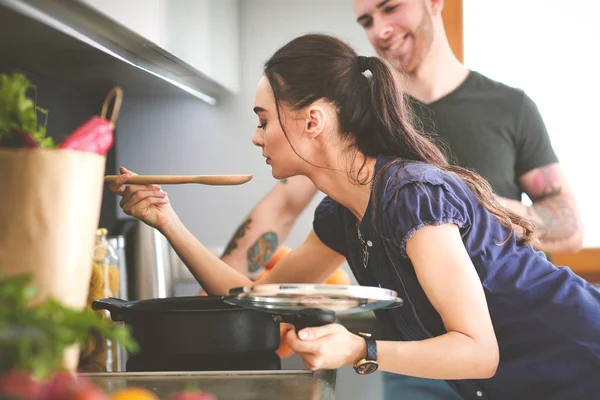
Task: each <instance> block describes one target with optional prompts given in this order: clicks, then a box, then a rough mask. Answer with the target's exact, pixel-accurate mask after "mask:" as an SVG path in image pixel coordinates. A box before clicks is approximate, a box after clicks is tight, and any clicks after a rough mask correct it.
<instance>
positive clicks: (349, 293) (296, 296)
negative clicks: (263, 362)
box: [226, 284, 402, 314]
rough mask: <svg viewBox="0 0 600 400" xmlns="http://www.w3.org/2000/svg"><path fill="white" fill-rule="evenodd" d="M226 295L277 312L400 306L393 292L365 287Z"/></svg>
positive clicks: (282, 288) (260, 289) (283, 288)
mask: <svg viewBox="0 0 600 400" xmlns="http://www.w3.org/2000/svg"><path fill="white" fill-rule="evenodd" d="M229 293H230V294H231V295H234V297H231V298H229V299H227V300H226V301H227V302H228V303H231V304H235V305H238V306H242V307H246V308H252V309H258V310H265V311H273V312H281V313H285V312H294V311H298V310H303V309H307V308H315V309H322V310H330V311H334V312H336V313H337V314H350V313H358V312H364V311H369V310H376V309H382V308H386V307H397V306H399V305H401V304H402V299H400V298H398V297H397V293H396V292H395V291H393V290H389V289H382V288H378V287H366V286H346V285H323V284H319V285H314V284H266V285H255V286H244V287H239V288H234V289H231V290H230V291H229Z"/></svg>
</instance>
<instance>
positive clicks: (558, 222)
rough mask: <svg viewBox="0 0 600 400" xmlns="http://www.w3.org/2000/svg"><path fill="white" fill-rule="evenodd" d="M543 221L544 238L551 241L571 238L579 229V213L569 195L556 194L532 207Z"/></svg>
mask: <svg viewBox="0 0 600 400" xmlns="http://www.w3.org/2000/svg"><path fill="white" fill-rule="evenodd" d="M531 208H532V209H533V210H535V212H536V213H537V215H538V216H539V217H540V219H541V220H542V222H543V228H542V230H541V232H542V234H543V236H544V237H543V239H544V240H546V241H549V242H553V241H560V240H565V239H568V238H570V237H571V236H573V235H574V234H575V232H576V231H577V229H578V226H579V222H578V219H577V213H576V211H575V209H574V207H573V206H572V204H571V201H570V198H568V197H567V196H562V195H556V196H553V197H550V198H545V199H543V200H540V201H539V202H537V203H536V204H534V205H533V206H532V207H531Z"/></svg>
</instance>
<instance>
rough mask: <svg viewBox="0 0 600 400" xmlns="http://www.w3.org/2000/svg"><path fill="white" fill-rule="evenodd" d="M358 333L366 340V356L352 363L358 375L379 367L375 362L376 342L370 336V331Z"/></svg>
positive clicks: (371, 371)
mask: <svg viewBox="0 0 600 400" xmlns="http://www.w3.org/2000/svg"><path fill="white" fill-rule="evenodd" d="M358 334H359V336H362V337H363V338H364V339H365V342H367V356H366V357H365V358H363V359H362V360H359V361H357V362H356V364H354V370H355V371H356V373H357V374H359V375H368V374H371V373H373V372H375V371H377V368H379V364H377V342H375V339H373V338H372V337H371V334H370V333H363V332H359V333H358Z"/></svg>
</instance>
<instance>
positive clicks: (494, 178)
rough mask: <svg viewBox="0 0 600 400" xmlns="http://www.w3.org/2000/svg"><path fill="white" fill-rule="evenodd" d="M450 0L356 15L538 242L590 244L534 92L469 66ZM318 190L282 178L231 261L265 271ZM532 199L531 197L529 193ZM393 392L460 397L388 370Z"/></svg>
mask: <svg viewBox="0 0 600 400" xmlns="http://www.w3.org/2000/svg"><path fill="white" fill-rule="evenodd" d="M443 7H444V0H355V1H354V9H355V12H356V16H357V22H358V23H359V24H360V25H361V26H362V27H363V28H364V30H365V33H366V34H367V37H368V38H369V41H370V42H371V44H372V45H373V47H374V48H375V49H376V51H377V53H378V54H379V56H380V57H382V58H385V59H386V60H388V61H389V62H390V63H391V64H392V65H394V66H395V67H396V68H397V69H398V70H399V71H402V72H403V73H404V74H405V80H404V91H405V92H406V94H408V95H409V100H410V101H411V103H412V106H413V107H412V108H413V110H414V112H415V114H416V117H417V127H419V128H420V129H422V130H423V131H424V132H425V133H426V134H434V135H437V137H438V138H439V142H441V144H442V145H443V146H444V147H446V148H448V149H449V150H450V156H451V160H452V161H453V162H455V163H457V164H459V165H462V166H464V167H467V168H471V169H473V170H475V171H477V172H478V173H479V174H481V175H482V176H483V177H484V178H486V179H487V180H488V182H489V183H490V184H491V185H492V187H493V188H494V191H495V193H496V195H497V196H498V199H499V201H500V202H501V203H502V204H503V205H504V206H505V207H508V208H509V209H511V210H512V211H514V212H516V213H518V214H520V215H523V216H527V217H530V218H532V219H534V220H535V221H536V222H538V224H539V226H540V228H541V229H542V235H541V240H540V242H539V243H538V244H537V247H538V248H539V249H541V250H544V251H547V252H564V251H569V252H574V251H578V250H579V249H580V248H581V246H582V240H583V225H582V222H581V218H580V215H579V211H578V207H577V203H576V201H575V199H574V198H573V195H572V192H571V190H570V188H569V185H568V182H567V180H566V179H565V176H564V174H563V172H562V169H561V167H560V164H559V162H558V159H557V157H556V155H555V153H554V150H553V149H552V146H551V144H550V139H549V137H548V133H547V131H546V127H545V125H544V123H543V121H542V118H541V116H540V114H539V112H538V110H537V107H536V106H535V104H534V103H533V101H532V100H531V99H530V98H529V97H528V96H527V95H526V94H525V93H524V92H523V91H521V90H518V89H514V88H510V87H508V86H505V85H503V84H501V83H498V82H495V81H492V80H490V79H489V78H486V77H485V76H483V75H481V74H479V73H477V72H474V71H470V70H468V69H467V68H466V67H465V66H464V65H462V64H461V63H460V61H459V60H458V59H457V58H456V57H455V56H454V54H453V52H452V50H451V48H450V45H449V43H448V39H447V37H446V32H445V30H444V24H443V21H442V9H443ZM316 192H317V190H316V189H315V187H314V185H313V184H312V183H311V182H310V181H309V180H308V179H307V178H304V177H295V178H291V179H288V180H286V181H282V182H280V183H279V184H277V185H276V186H275V188H273V189H272V190H271V191H270V192H269V193H268V194H267V195H266V196H265V197H264V198H263V199H262V200H261V201H260V202H259V203H258V204H257V205H256V207H255V208H254V209H253V210H252V212H251V213H250V215H249V216H248V217H247V219H246V220H245V221H244V223H243V224H242V225H241V226H240V228H239V229H238V231H237V232H236V234H235V235H234V237H233V238H232V240H231V242H230V244H229V245H228V246H227V249H226V251H225V253H224V254H223V257H222V258H223V261H225V262H226V263H228V264H229V265H230V266H232V267H233V268H235V269H237V270H239V271H240V272H242V273H246V274H248V275H250V276H256V275H257V274H258V273H259V272H260V271H261V268H262V266H263V265H264V264H265V263H266V262H267V261H268V259H269V258H270V257H271V256H272V254H273V252H274V251H275V249H276V248H277V246H278V244H279V243H280V242H281V241H282V240H283V239H284V238H285V237H286V236H287V234H288V232H289V231H290V229H291V227H292V226H293V224H294V222H295V221H296V219H297V217H298V215H299V214H300V213H301V212H302V210H304V209H305V207H306V206H307V205H308V204H309V203H310V201H311V199H312V198H313V197H314V195H315V194H316ZM523 192H524V193H526V194H527V195H528V196H529V198H531V200H532V202H533V204H532V205H531V206H527V205H525V204H523V203H522V202H521V201H520V199H521V195H522V193H523ZM385 379H386V388H385V392H386V398H390V399H392V398H396V397H397V395H398V393H400V394H401V396H402V398H403V399H412V398H415V399H421V400H423V399H424V400H426V399H429V398H432V399H433V398H436V399H446V398H447V399H457V398H458V396H457V395H456V394H455V393H454V392H453V391H452V389H450V387H449V386H448V385H447V384H446V383H445V382H444V381H432V380H423V379H417V378H408V377H402V376H399V375H392V374H386V375H385Z"/></svg>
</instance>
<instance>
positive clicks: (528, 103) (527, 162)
mask: <svg viewBox="0 0 600 400" xmlns="http://www.w3.org/2000/svg"><path fill="white" fill-rule="evenodd" d="M516 132H517V135H516V147H517V148H516V154H517V161H516V165H515V172H516V175H517V177H520V176H521V175H523V174H525V173H527V172H529V171H531V170H532V169H535V168H539V167H543V166H544V165H548V164H552V163H556V162H558V157H557V156H556V153H555V152H554V149H553V148H552V143H551V141H550V137H549V136H548V131H547V129H546V125H545V124H544V121H543V119H542V116H541V115H540V112H539V110H538V108H537V106H536V104H535V103H534V102H533V100H531V98H530V97H529V96H527V94H525V93H523V102H522V104H521V108H520V111H519V117H518V119H517V128H516Z"/></svg>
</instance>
